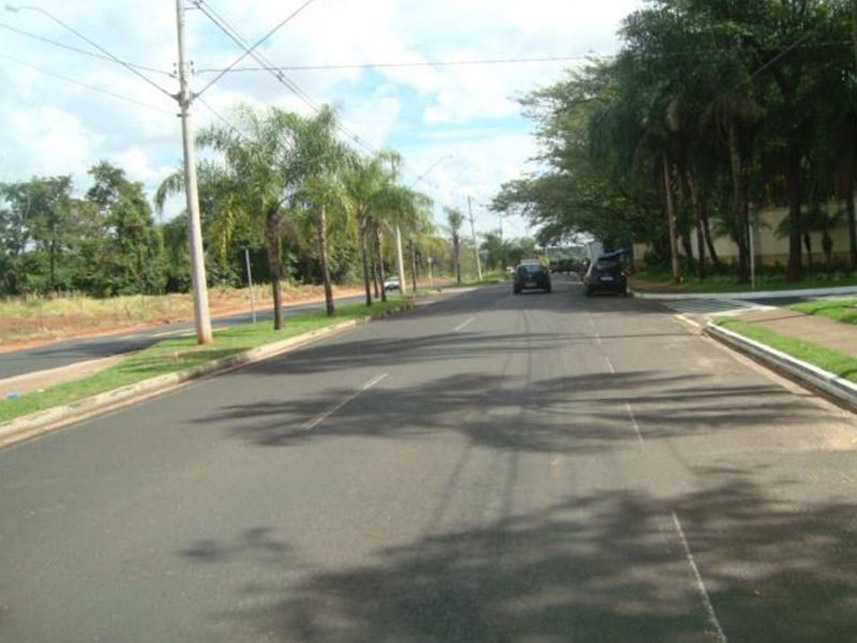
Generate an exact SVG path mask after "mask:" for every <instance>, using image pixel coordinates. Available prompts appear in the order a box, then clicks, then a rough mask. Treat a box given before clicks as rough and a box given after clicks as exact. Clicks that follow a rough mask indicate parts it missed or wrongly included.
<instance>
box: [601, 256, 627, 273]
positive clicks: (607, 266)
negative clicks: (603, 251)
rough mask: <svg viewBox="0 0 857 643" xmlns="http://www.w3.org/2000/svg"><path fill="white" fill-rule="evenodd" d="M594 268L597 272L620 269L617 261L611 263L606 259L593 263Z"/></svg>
mask: <svg viewBox="0 0 857 643" xmlns="http://www.w3.org/2000/svg"><path fill="white" fill-rule="evenodd" d="M595 267H596V268H597V269H598V270H603V271H605V272H606V271H608V270H620V269H621V268H622V266H621V265H620V264H619V262H618V261H612V260H608V259H599V260H598V261H597V262H596V263H595Z"/></svg>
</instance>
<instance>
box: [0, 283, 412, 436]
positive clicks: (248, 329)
mask: <svg viewBox="0 0 857 643" xmlns="http://www.w3.org/2000/svg"><path fill="white" fill-rule="evenodd" d="M401 306H402V300H401V299H400V298H398V297H392V298H391V299H390V300H389V301H387V302H386V303H384V302H375V303H374V304H373V305H372V307H371V308H367V307H366V306H365V305H363V304H357V305H353V306H341V307H338V308H337V309H336V316H334V317H327V316H326V315H325V314H324V312H323V311H322V312H311V313H302V314H299V315H287V316H286V327H285V328H284V329H283V330H280V331H275V330H273V328H272V324H271V322H270V321H266V322H258V323H256V324H244V325H241V326H233V327H232V328H228V329H225V330H221V331H217V332H216V333H215V334H214V342H213V343H212V344H209V345H206V346H198V345H197V344H196V339H195V338H194V337H181V338H176V339H168V340H165V341H162V342H159V343H157V344H153V345H152V346H149V347H148V348H145V349H143V350H142V351H139V352H137V353H134V354H132V355H129V356H128V357H126V358H125V359H123V360H122V361H121V362H119V363H118V364H114V365H113V366H111V367H110V368H108V369H105V370H104V371H101V372H100V373H96V374H95V375H92V376H90V377H87V378H85V379H82V380H77V381H74V382H67V383H65V384H60V385H58V386H54V387H51V388H48V389H45V390H43V391H41V392H32V393H29V394H27V395H22V396H20V397H17V398H7V399H4V400H0V422H6V421H8V420H12V419H14V418H16V417H20V416H22V415H27V414H29V413H35V412H37V411H42V410H45V409H48V408H51V407H54V406H59V405H61V404H70V403H72V402H75V401H78V400H82V399H84V398H86V397H89V396H91V395H97V394H98V393H104V392H106V391H112V390H114V389H117V388H120V387H123V386H127V385H129V384H135V383H137V382H141V381H143V380H146V379H149V378H151V377H157V376H158V375H164V374H166V373H175V372H177V371H182V370H185V369H188V368H192V367H194V366H199V365H201V364H205V363H206V362H210V361H212V360H216V359H220V358H222V357H228V356H229V355H234V354H236V353H240V352H242V351H246V350H249V349H251V348H256V347H257V346H262V345H264V344H270V343H272V342H277V341H281V340H283V339H288V338H290V337H295V336H297V335H301V334H303V333H308V332H310V331H313V330H317V329H319V328H324V327H326V326H331V325H333V324H338V323H341V322H344V321H348V320H351V319H359V318H361V317H364V316H366V315H378V314H381V313H384V312H387V311H389V310H395V309H398V308H400V307H401Z"/></svg>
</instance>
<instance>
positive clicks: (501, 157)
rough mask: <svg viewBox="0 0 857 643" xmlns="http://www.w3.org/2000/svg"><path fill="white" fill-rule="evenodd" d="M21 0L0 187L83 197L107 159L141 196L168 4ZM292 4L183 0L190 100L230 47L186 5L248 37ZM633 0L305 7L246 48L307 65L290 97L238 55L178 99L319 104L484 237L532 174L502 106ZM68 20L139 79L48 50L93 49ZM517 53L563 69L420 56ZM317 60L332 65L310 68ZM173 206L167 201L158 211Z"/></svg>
mask: <svg viewBox="0 0 857 643" xmlns="http://www.w3.org/2000/svg"><path fill="white" fill-rule="evenodd" d="M32 1H33V4H29V5H26V7H25V8H21V10H19V11H17V12H13V11H9V10H0V86H2V87H3V92H2V94H0V123H3V126H2V127H0V182H9V181H19V180H26V179H28V178H30V177H31V176H49V175H58V174H71V175H72V177H73V180H74V184H75V187H76V190H77V191H78V193H82V192H84V191H85V190H86V189H87V188H88V186H89V183H90V181H89V177H88V175H87V174H86V171H87V169H88V168H90V167H91V166H92V165H94V164H95V163H97V162H98V161H99V160H101V159H106V160H108V161H110V162H112V163H115V164H117V165H119V166H121V167H122V168H123V169H125V171H126V173H127V175H128V177H129V178H130V179H131V180H135V181H140V182H142V183H143V184H144V186H145V188H146V190H147V192H148V193H149V194H151V193H152V192H153V191H154V190H155V189H156V187H157V185H158V184H159V183H160V182H161V180H162V179H163V178H164V177H165V176H167V175H168V174H170V173H172V172H173V171H174V170H175V169H176V168H178V167H179V166H180V164H181V131H180V126H179V121H178V118H176V111H177V109H176V104H175V101H174V100H173V99H172V98H170V94H174V93H175V92H176V91H177V87H178V83H177V80H176V79H175V77H174V74H173V72H174V69H175V62H176V58H177V45H176V5H175V2H174V1H173V0H157V1H152V0H149V1H143V0H136V1H134V0H87V1H86V2H71V1H69V0H32ZM306 2H307V0H279V1H277V0H203V2H201V3H199V2H197V1H196V0H194V1H191V0H187V1H186V2H185V6H186V7H187V8H188V11H187V12H186V14H185V20H186V30H187V31H186V34H187V56H188V59H189V60H190V61H191V63H192V67H193V71H194V73H193V77H192V84H193V89H194V90H196V91H200V90H202V89H203V88H204V87H205V86H206V85H207V84H208V82H209V81H211V80H213V79H214V78H215V76H216V72H213V71H210V70H216V69H223V68H225V67H229V66H230V65H231V64H232V63H233V62H234V61H235V60H236V58H237V57H238V56H240V55H241V53H242V50H241V49H240V48H239V47H238V46H237V45H236V44H235V43H233V42H232V41H231V40H230V39H229V38H228V37H227V36H226V35H225V34H224V33H223V32H222V31H221V30H220V29H219V28H218V27H217V26H216V25H215V24H214V23H213V22H212V21H211V20H210V18H209V17H207V16H206V15H205V14H204V13H203V11H202V10H200V6H199V5H200V4H201V7H202V8H203V9H207V10H208V12H209V13H213V14H214V15H218V16H220V17H222V18H224V19H225V22H226V23H227V24H228V25H229V26H230V27H231V28H233V29H234V30H235V31H236V32H237V33H238V34H240V36H241V37H242V38H244V39H245V40H246V41H249V42H251V43H255V42H256V41H257V40H259V39H260V38H262V37H263V36H264V35H265V34H266V33H267V32H268V31H270V30H271V29H272V28H273V27H274V26H275V25H277V24H278V23H279V22H281V21H282V20H284V19H285V18H287V17H288V16H290V15H291V14H293V13H294V12H295V11H296V10H297V9H299V8H301V6H302V5H304V4H305V3H306ZM12 4H14V2H12ZM7 6H8V5H7ZM641 6H642V0H600V1H598V2H593V1H592V0H585V1H584V0H562V1H561V0H527V1H523V0H310V1H309V3H308V4H306V6H304V7H303V8H302V9H301V10H300V11H299V12H298V13H297V15H295V16H294V17H293V18H292V19H291V20H289V21H288V22H287V23H286V24H285V25H284V26H283V27H282V28H281V29H279V30H278V31H277V32H276V33H275V34H274V35H273V36H271V38H270V39H268V40H267V41H265V43H264V44H263V45H261V46H260V48H259V51H260V52H261V53H262V54H263V55H264V56H265V58H266V59H267V60H268V61H270V62H271V63H273V64H274V65H276V66H280V67H305V69H290V70H288V71H284V72H283V73H284V74H285V76H286V77H287V78H288V80H289V81H291V82H292V83H294V84H295V85H296V86H297V87H298V88H299V89H300V90H301V92H302V94H303V96H304V97H303V98H302V97H299V96H297V95H295V94H294V93H292V92H291V91H290V90H289V89H288V88H287V87H286V86H284V85H283V84H282V83H281V82H280V81H278V80H277V79H276V78H275V77H274V76H273V75H272V74H270V73H268V72H266V71H254V70H253V69H242V68H258V67H259V65H258V63H257V62H255V61H253V60H252V59H250V58H246V59H245V60H244V61H242V62H241V63H239V64H238V65H237V67H236V69H237V70H239V71H233V72H230V73H228V74H226V75H225V76H223V77H222V78H221V79H220V80H219V81H217V82H216V83H215V84H214V85H212V86H210V87H209V88H207V89H205V91H204V92H202V94H201V97H200V98H199V99H197V100H196V101H195V102H194V105H193V108H192V112H193V122H194V126H195V127H202V126H205V125H206V124H209V123H212V122H215V123H220V124H222V123H223V121H222V120H221V118H224V119H226V121H229V118H230V113H231V109H233V107H234V106H235V105H236V104H238V103H247V104H250V105H253V106H255V107H258V108H264V107H265V106H267V105H276V106H278V107H281V108H284V109H288V110H292V111H296V112H300V113H302V114H311V113H312V110H313V109H314V108H313V105H320V104H323V103H328V104H331V105H333V106H334V107H335V108H336V109H337V112H338V114H339V116H340V119H341V121H342V124H343V127H342V129H343V131H342V135H343V137H352V140H353V137H356V138H357V139H358V141H359V143H357V142H355V143H354V144H355V146H357V147H358V148H359V149H363V150H378V149H381V148H394V149H396V150H398V151H399V152H400V153H401V154H402V155H403V157H404V160H405V168H404V171H405V173H404V175H403V180H404V182H406V183H407V184H412V185H413V187H414V188H415V189H419V190H421V191H423V192H425V193H426V194H428V195H429V196H431V197H432V198H433V200H434V202H435V210H436V212H435V219H436V221H437V222H438V223H441V224H442V223H443V213H442V208H443V206H453V207H458V208H460V209H461V210H462V211H463V212H465V214H466V213H467V197H468V196H470V197H472V204H473V214H474V217H475V221H476V229H477V232H487V231H496V229H497V227H498V225H499V224H498V221H499V220H498V217H497V215H496V214H494V213H491V212H490V211H489V210H488V209H487V205H488V204H489V203H490V201H491V198H492V196H493V195H494V194H496V193H497V191H498V190H499V189H500V186H501V185H502V183H503V182H504V181H508V180H511V179H515V178H518V177H520V176H521V175H523V174H525V173H527V172H533V171H536V170H538V165H537V164H535V163H533V162H530V161H529V160H530V159H532V158H533V157H534V156H535V155H536V154H537V151H538V150H537V145H536V141H535V139H534V138H533V136H532V132H533V123H532V122H531V121H529V120H527V119H525V118H524V117H523V116H522V114H521V108H520V105H519V103H518V100H517V99H518V98H519V97H521V96H523V95H525V94H526V93H528V92H530V91H533V90H534V89H538V88H539V87H544V86H547V85H550V84H552V83H554V82H556V81H558V80H561V79H562V78H563V77H564V75H565V74H566V73H567V70H569V69H571V68H573V67H575V66H576V65H580V64H582V63H583V61H584V59H585V57H586V56H587V55H599V56H601V55H610V54H613V53H615V52H616V51H617V50H618V48H619V46H620V41H619V40H618V38H617V35H616V32H617V29H618V28H619V27H620V25H621V21H622V19H623V18H624V17H625V16H626V15H628V14H629V13H631V12H633V11H635V10H637V9H639V8H641ZM45 12H47V13H48V14H50V15H46V14H45ZM51 16H53V17H51ZM58 21H59V22H62V23H65V25H66V26H62V25H61V24H59V22H58ZM69 28H70V29H73V30H75V31H78V32H79V33H80V34H82V35H84V36H85V37H86V38H88V39H89V40H90V41H92V42H93V43H95V44H96V45H98V46H99V47H100V48H102V49H103V50H104V51H106V52H109V54H111V55H112V56H115V57H117V58H119V59H121V60H123V61H126V62H130V63H133V64H135V65H141V66H143V67H146V68H147V69H146V70H139V71H141V73H142V74H144V75H145V76H146V77H147V78H148V79H149V80H150V81H151V82H147V81H145V80H143V79H142V78H140V77H139V76H137V75H135V74H134V73H132V72H131V71H130V70H128V69H127V68H125V67H123V66H121V65H118V64H116V63H115V62H113V61H111V60H109V59H103V58H98V57H94V56H87V55H85V54H82V53H80V52H77V51H72V50H70V49H67V48H63V47H60V46H58V45H57V44H55V43H60V44H63V45H66V46H67V47H74V48H78V49H83V50H86V51H89V52H94V53H98V54H99V55H102V56H103V55H104V54H100V53H99V52H98V50H96V49H95V48H93V46H92V45H91V44H90V43H87V42H86V41H85V40H83V39H81V38H80V37H79V36H77V35H75V34H74V33H73V32H72V31H71V30H70V29H69ZM21 32H27V33H26V34H25V33H21ZM28 34H29V35H28ZM34 36H38V38H36V37H34ZM39 38H41V40H40V39H39ZM48 40H49V41H54V42H48ZM532 58H564V59H565V60H552V61H545V62H519V63H502V64H487V63H483V64H467V65H465V64H456V65H439V64H436V63H443V62H455V61H459V62H460V61H465V62H468V61H469V62H472V61H486V60H508V59H532ZM414 63H416V64H414ZM426 63H434V64H426ZM403 64H412V66H403ZM348 65H360V67H345V68H343V66H348ZM324 66H327V67H336V68H335V69H330V68H327V69H318V67H324ZM306 67H314V69H306ZM182 206H183V204H182V202H181V200H179V199H176V200H174V201H172V202H170V203H169V204H168V206H167V208H166V211H165V212H164V213H163V215H162V216H163V217H164V219H165V220H166V219H168V218H171V217H172V216H175V215H176V214H178V213H179V212H180V211H181V209H182ZM528 232H530V230H529V228H528V225H527V222H526V221H524V220H523V219H521V218H518V217H508V218H506V220H505V222H504V233H505V235H506V236H507V238H511V237H515V236H523V235H526V234H528Z"/></svg>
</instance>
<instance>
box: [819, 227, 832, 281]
mask: <svg viewBox="0 0 857 643" xmlns="http://www.w3.org/2000/svg"><path fill="white" fill-rule="evenodd" d="M821 249H822V250H824V260H825V262H826V263H827V272H828V274H830V273H831V272H833V239H832V238H831V237H830V232H829V231H828V230H827V229H826V228H825V230H824V231H823V233H822V235H821Z"/></svg>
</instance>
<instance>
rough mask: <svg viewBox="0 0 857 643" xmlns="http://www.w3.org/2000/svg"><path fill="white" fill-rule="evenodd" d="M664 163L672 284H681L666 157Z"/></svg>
mask: <svg viewBox="0 0 857 643" xmlns="http://www.w3.org/2000/svg"><path fill="white" fill-rule="evenodd" d="M663 161H664V193H665V195H666V202H667V224H668V227H669V235H670V259H671V261H672V272H673V283H674V284H680V283H681V264H680V263H679V260H678V240H677V239H676V232H675V208H674V207H673V186H672V180H671V179H670V164H669V162H668V161H667V155H666V154H664V156H663Z"/></svg>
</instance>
